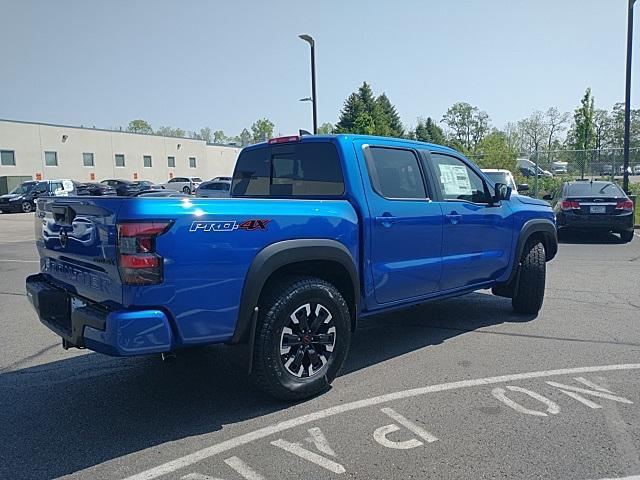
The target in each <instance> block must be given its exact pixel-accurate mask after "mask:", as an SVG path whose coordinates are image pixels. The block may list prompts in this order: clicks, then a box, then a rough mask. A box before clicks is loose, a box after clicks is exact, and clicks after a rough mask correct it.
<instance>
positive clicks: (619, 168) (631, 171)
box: [618, 165, 633, 175]
mask: <svg viewBox="0 0 640 480" xmlns="http://www.w3.org/2000/svg"><path fill="white" fill-rule="evenodd" d="M627 173H629V175H632V174H633V170H631V166H629V167H627ZM618 175H624V165H619V166H618Z"/></svg>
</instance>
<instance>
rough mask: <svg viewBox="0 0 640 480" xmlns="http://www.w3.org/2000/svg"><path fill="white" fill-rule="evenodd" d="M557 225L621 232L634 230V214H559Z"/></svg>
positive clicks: (560, 226) (559, 226)
mask: <svg viewBox="0 0 640 480" xmlns="http://www.w3.org/2000/svg"><path fill="white" fill-rule="evenodd" d="M556 223H557V225H558V228H577V229H601V230H612V231H615V232H621V231H625V230H633V212H629V213H628V214H627V213H624V214H621V215H577V214H575V213H565V212H558V214H557V215H556Z"/></svg>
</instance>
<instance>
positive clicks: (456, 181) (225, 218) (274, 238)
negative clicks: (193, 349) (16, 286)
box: [26, 135, 558, 399]
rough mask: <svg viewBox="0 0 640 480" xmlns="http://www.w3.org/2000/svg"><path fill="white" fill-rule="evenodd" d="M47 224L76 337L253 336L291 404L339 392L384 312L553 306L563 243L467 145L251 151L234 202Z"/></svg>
mask: <svg viewBox="0 0 640 480" xmlns="http://www.w3.org/2000/svg"><path fill="white" fill-rule="evenodd" d="M35 233H36V243H37V248H38V251H39V254H40V269H41V273H39V274H36V275H32V276H30V277H28V278H27V280H26V288H27V292H28V298H29V300H30V301H31V302H32V304H33V306H34V307H35V309H36V311H37V312H38V315H39V317H40V320H41V321H42V322H43V323H44V324H45V325H46V326H47V327H49V328H50V329H51V330H53V331H54V332H56V333H57V334H58V335H59V336H61V337H62V339H63V340H62V342H63V347H65V348H69V347H79V348H88V349H91V350H94V351H97V352H102V353H105V354H108V355H114V356H130V355H141V354H151V353H165V354H166V353H167V352H174V351H176V350H178V349H181V348H186V347H190V346H195V345H204V344H214V343H227V344H245V345H248V347H249V351H250V352H251V354H250V355H249V358H248V359H247V364H248V369H249V371H250V373H251V375H252V377H253V378H254V379H255V382H256V384H257V385H258V386H259V387H260V388H262V389H263V390H265V391H266V392H268V393H270V394H271V395H274V396H276V397H279V398H284V399H301V398H305V397H309V396H312V395H315V394H318V393H320V392H322V391H323V390H325V389H326V388H328V386H329V384H330V383H331V381H332V380H333V379H334V378H335V377H336V375H337V374H338V371H339V370H340V367H341V366H342V364H343V363H344V360H345V357H346V355H347V351H348V349H349V344H350V337H351V332H352V331H353V330H354V329H355V328H356V324H357V321H358V319H361V318H363V317H366V316H368V315H373V314H377V313H380V312H385V311H391V310H395V309H400V308H405V307H407V306H409V305H412V304H417V303H421V302H425V301H428V300H434V299H442V298H447V297H453V296H457V295H463V294H465V293H469V292H472V291H474V290H478V289H488V288H492V289H493V292H494V294H497V295H501V296H505V297H509V298H512V305H513V308H514V309H515V311H517V312H522V313H528V314H535V313H537V312H538V310H539V309H540V308H541V305H542V301H543V296H544V285H545V267H546V265H545V262H547V261H549V260H551V259H552V258H553V257H554V256H555V254H556V252H557V248H558V247H557V239H556V227H555V224H554V215H553V211H552V210H551V208H550V206H549V204H548V203H546V202H544V201H540V200H536V199H533V198H529V197H525V196H521V195H513V196H511V189H510V188H509V187H507V186H506V185H503V184H499V183H498V184H494V183H493V182H491V181H490V180H489V179H488V178H487V177H486V176H485V175H484V174H483V173H482V172H481V171H480V169H479V168H478V167H477V166H476V165H475V164H473V163H472V162H470V161H469V160H467V159H466V158H465V157H463V156H462V155H460V154H459V153H457V152H456V151H454V150H452V149H449V148H446V147H442V146H438V145H431V144H425V143H421V142H415V141H410V140H402V139H393V138H379V137H370V136H361V135H326V136H325V135H322V136H302V137H298V136H290V137H281V138H274V139H272V140H270V141H269V142H267V143H262V144H258V145H254V146H251V147H247V148H245V149H243V150H242V152H241V153H240V156H239V158H238V161H237V164H236V168H235V172H234V175H233V180H232V186H231V197H230V198H220V199H209V198H191V197H189V198H186V197H185V198H171V197H169V198H153V197H147V198H144V197H138V198H135V197H134V198H126V197H121V198H117V197H112V198H108V197H82V198H71V197H68V198H50V199H40V200H38V202H37V211H36V215H35Z"/></svg>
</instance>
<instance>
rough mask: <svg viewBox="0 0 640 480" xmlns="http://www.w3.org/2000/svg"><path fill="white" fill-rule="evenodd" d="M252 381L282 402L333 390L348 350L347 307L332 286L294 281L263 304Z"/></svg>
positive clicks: (300, 279)
mask: <svg viewBox="0 0 640 480" xmlns="http://www.w3.org/2000/svg"><path fill="white" fill-rule="evenodd" d="M260 303H261V305H260V309H261V311H262V312H264V313H261V315H260V318H259V319H258V324H257V326H256V335H255V342H254V348H253V372H252V376H253V380H254V383H255V384H256V386H257V387H258V388H260V389H261V390H263V391H265V392H266V393H268V394H270V395H272V396H274V397H276V398H280V399H282V400H301V399H304V398H308V397H312V396H314V395H317V394H319V393H321V392H323V391H324V390H326V389H328V388H329V384H330V383H331V382H332V381H333V379H334V378H335V377H336V375H337V374H338V372H339V371H340V368H341V367H342V364H343V363H344V360H345V358H346V356H347V352H348V350H349V344H350V342H351V328H350V326H351V320H350V318H351V317H350V315H349V307H348V306H347V304H346V302H345V300H344V298H343V297H342V295H341V294H340V292H339V291H338V290H337V289H336V288H335V287H334V286H333V285H332V284H330V283H329V282H327V281H325V280H322V279H319V278H314V277H291V278H289V279H288V280H286V281H284V282H281V283H279V284H278V285H274V286H272V288H271V290H270V293H268V294H267V295H265V298H264V300H263V301H261V302H260Z"/></svg>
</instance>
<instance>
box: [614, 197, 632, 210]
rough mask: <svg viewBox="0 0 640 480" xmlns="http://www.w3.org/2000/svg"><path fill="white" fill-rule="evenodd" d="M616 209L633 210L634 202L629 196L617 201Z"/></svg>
mask: <svg viewBox="0 0 640 480" xmlns="http://www.w3.org/2000/svg"><path fill="white" fill-rule="evenodd" d="M616 210H629V211H631V210H633V202H632V201H631V200H629V199H628V198H626V199H624V200H618V201H617V202H616Z"/></svg>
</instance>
